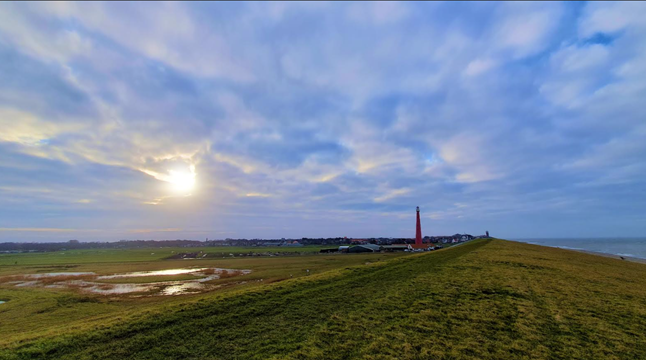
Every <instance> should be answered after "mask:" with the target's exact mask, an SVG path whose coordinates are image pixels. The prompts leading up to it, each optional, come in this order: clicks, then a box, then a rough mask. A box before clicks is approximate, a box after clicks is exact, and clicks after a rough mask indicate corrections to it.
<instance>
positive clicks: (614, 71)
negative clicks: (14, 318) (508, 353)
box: [0, 2, 646, 241]
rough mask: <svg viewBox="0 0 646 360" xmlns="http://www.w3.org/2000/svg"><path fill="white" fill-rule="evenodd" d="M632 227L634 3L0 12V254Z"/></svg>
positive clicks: (637, 189)
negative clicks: (148, 243)
mask: <svg viewBox="0 0 646 360" xmlns="http://www.w3.org/2000/svg"><path fill="white" fill-rule="evenodd" d="M417 205H419V206H420V207H421V209H422V229H423V232H424V234H425V235H433V234H436V235H439V234H453V233H456V232H468V233H472V234H481V233H484V231H485V230H489V231H490V232H491V233H492V234H493V235H496V236H499V237H506V238H532V237H587V236H599V237H602V236H639V235H642V236H643V235H644V234H645V233H646V3H568V4H563V3H551V2H550V3H496V4H494V3H428V4H418V3H416V4H413V3H385V2H381V3H372V4H370V3H345V4H334V3H289V4H287V3H227V4H224V3H218V4H209V3H191V4H187V3H160V4H150V3H131V4H128V3H114V4H102V3H82V4H69V3H37V4H36V3H27V4H23V3H20V4H18V3H7V2H4V3H1V4H0V241H61V240H69V239H79V240H86V241H90V240H101V241H103V240H119V239H153V238H154V239H177V238H180V239H184V238H186V239H204V238H207V237H208V238H212V239H213V238H226V237H232V238H242V237H249V238H254V237H263V238H273V237H323V236H325V237H327V236H349V237H350V236H351V237H372V236H397V237H399V236H402V237H413V236H414V231H415V228H414V225H415V224H414V222H415V218H414V216H415V206H417Z"/></svg>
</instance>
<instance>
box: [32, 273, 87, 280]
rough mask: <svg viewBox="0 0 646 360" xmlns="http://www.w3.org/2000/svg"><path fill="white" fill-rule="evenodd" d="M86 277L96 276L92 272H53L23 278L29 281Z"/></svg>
mask: <svg viewBox="0 0 646 360" xmlns="http://www.w3.org/2000/svg"><path fill="white" fill-rule="evenodd" d="M86 275H96V274H95V273H93V272H53V273H44V274H29V275H24V276H25V277H28V278H31V279H38V278H47V277H56V276H86Z"/></svg>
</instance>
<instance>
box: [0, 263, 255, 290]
mask: <svg viewBox="0 0 646 360" xmlns="http://www.w3.org/2000/svg"><path fill="white" fill-rule="evenodd" d="M250 272H251V270H235V269H222V268H192V269H191V268H184V269H168V270H157V271H136V272H129V273H123V274H112V275H99V276H97V275H96V273H93V272H58V273H46V274H27V275H23V276H13V277H9V278H8V280H13V281H8V282H7V283H9V284H13V285H14V286H17V287H44V288H56V289H65V288H68V289H78V290H80V291H83V292H89V293H94V294H102V295H123V294H139V295H141V294H143V295H151V296H152V295H181V294H195V293H200V292H205V291H209V290H213V289H216V288H218V287H220V285H214V284H209V283H208V282H209V281H211V280H215V279H219V278H222V277H226V278H229V277H234V276H240V275H246V274H249V273H250ZM183 274H190V275H194V276H196V277H199V278H197V279H190V280H172V281H159V282H140V283H128V284H114V283H102V282H98V281H99V280H106V279H120V278H135V277H137V278H138V277H148V276H173V275H183ZM0 282H3V281H2V279H0Z"/></svg>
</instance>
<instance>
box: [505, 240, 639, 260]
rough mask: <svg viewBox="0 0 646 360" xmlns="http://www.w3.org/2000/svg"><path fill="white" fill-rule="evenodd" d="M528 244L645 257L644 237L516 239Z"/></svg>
mask: <svg viewBox="0 0 646 360" xmlns="http://www.w3.org/2000/svg"><path fill="white" fill-rule="evenodd" d="M516 241H520V242H525V243H529V244H536V245H543V246H551V247H557V248H561V249H570V250H586V251H594V252H600V253H605V254H612V255H620V256H630V257H635V258H641V259H646V238H643V237H642V238H619V237H618V238H563V239H557V238H553V239H516Z"/></svg>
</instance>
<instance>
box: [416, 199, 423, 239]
mask: <svg viewBox="0 0 646 360" xmlns="http://www.w3.org/2000/svg"><path fill="white" fill-rule="evenodd" d="M415 245H422V223H421V222H420V221H419V206H418V207H417V228H416V229H415Z"/></svg>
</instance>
